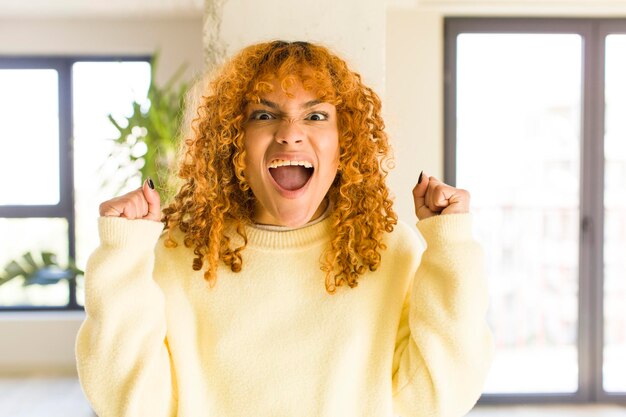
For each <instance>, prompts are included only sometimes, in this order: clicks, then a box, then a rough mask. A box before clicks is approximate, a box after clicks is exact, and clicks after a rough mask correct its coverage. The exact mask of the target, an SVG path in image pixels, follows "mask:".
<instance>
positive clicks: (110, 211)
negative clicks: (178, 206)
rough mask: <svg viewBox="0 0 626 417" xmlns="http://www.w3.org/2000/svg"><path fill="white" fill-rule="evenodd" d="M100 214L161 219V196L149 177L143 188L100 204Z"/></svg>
mask: <svg viewBox="0 0 626 417" xmlns="http://www.w3.org/2000/svg"><path fill="white" fill-rule="evenodd" d="M100 216H103V217H104V216H106V217H125V218H127V219H129V220H134V219H144V220H153V221H155V222H158V221H161V198H160V197H159V193H158V192H157V191H156V190H155V189H154V183H153V182H152V180H151V179H150V178H148V179H147V180H146V181H145V182H144V183H143V186H142V187H141V188H138V189H136V190H135V191H131V192H130V193H128V194H124V195H123V196H120V197H115V198H113V199H111V200H108V201H105V202H104V203H102V204H100Z"/></svg>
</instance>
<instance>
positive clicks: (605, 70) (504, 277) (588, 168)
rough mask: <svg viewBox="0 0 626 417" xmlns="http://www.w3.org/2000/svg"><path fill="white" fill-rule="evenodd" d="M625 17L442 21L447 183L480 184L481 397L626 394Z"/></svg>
mask: <svg viewBox="0 0 626 417" xmlns="http://www.w3.org/2000/svg"><path fill="white" fill-rule="evenodd" d="M624 33H626V21H623V20H606V19H603V20H599V19H598V20H593V19H469V18H451V19H447V20H446V63H445V68H446V75H447V77H446V79H447V80H448V83H447V85H446V93H445V99H446V114H445V120H446V121H445V132H446V133H445V135H446V141H445V142H446V164H445V180H446V181H447V182H449V183H452V184H456V185H457V186H459V187H462V188H467V189H469V190H470V191H471V192H472V208H473V212H474V213H475V218H476V230H475V232H476V236H477V237H478V238H479V240H480V241H481V243H482V244H483V245H484V247H485V250H486V254H487V269H488V274H489V280H490V291H491V307H490V313H489V320H490V323H491V326H492V328H493V329H494V332H495V336H496V343H497V354H496V359H495V362H494V365H493V367H492V371H491V374H490V375H489V378H488V382H487V386H486V390H485V394H484V396H483V400H484V401H488V402H504V401H518V400H522V399H523V401H545V400H555V401H569V400H571V401H606V400H615V401H626V309H624V305H626V262H625V258H626V257H625V256H624V254H625V253H626V197H625V195H624V190H626V121H625V118H624V116H623V115H624V114H626V82H625V81H624V75H623V74H626V35H625V34H624Z"/></svg>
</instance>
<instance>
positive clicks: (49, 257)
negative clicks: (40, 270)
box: [41, 252, 58, 266]
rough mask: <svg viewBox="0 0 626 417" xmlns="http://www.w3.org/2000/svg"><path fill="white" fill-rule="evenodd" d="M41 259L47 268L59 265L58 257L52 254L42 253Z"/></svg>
mask: <svg viewBox="0 0 626 417" xmlns="http://www.w3.org/2000/svg"><path fill="white" fill-rule="evenodd" d="M41 259H42V260H43V264H44V265H45V266H51V265H58V264H57V256H56V255H55V254H54V253H52V252H41Z"/></svg>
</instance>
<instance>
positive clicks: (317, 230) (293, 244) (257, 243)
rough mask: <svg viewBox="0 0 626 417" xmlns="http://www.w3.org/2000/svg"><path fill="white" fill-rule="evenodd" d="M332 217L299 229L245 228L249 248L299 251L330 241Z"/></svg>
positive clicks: (250, 226) (249, 226)
mask: <svg viewBox="0 0 626 417" xmlns="http://www.w3.org/2000/svg"><path fill="white" fill-rule="evenodd" d="M331 226H332V216H328V217H326V218H325V219H323V220H322V221H320V222H313V223H311V224H310V225H306V226H303V227H300V228H297V229H288V230H267V229H265V228H259V227H255V226H254V225H248V226H245V228H246V234H247V236H248V246H250V247H258V248H260V249H299V248H305V247H309V246H314V245H316V244H319V243H322V242H325V241H328V239H329V237H330V232H331V229H332V227H331Z"/></svg>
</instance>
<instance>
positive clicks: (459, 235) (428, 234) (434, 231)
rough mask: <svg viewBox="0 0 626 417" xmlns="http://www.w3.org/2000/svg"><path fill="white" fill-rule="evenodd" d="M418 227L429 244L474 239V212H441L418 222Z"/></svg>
mask: <svg viewBox="0 0 626 417" xmlns="http://www.w3.org/2000/svg"><path fill="white" fill-rule="evenodd" d="M417 228H418V229H419V231H420V233H421V234H422V236H423V237H424V240H426V243H427V244H428V245H429V246H435V245H444V244H446V243H452V242H461V241H467V240H471V239H472V214H471V213H458V214H441V215H438V216H433V217H429V218H427V219H424V220H420V221H419V222H417Z"/></svg>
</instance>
